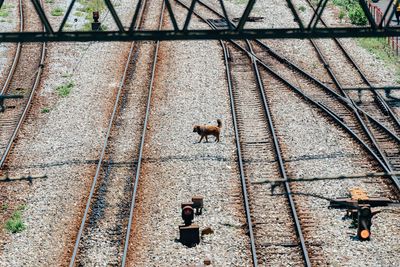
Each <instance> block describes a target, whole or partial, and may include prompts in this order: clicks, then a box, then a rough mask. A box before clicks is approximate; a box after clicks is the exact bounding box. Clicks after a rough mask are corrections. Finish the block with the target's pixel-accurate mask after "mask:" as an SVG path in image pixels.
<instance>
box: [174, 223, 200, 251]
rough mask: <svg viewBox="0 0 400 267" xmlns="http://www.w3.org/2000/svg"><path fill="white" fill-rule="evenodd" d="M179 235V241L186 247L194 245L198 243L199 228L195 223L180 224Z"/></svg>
mask: <svg viewBox="0 0 400 267" xmlns="http://www.w3.org/2000/svg"><path fill="white" fill-rule="evenodd" d="M179 235H180V237H179V241H180V242H181V243H182V244H184V245H186V246H188V247H194V246H196V245H197V244H199V243H200V230H199V226H198V225H197V224H191V225H180V226H179Z"/></svg>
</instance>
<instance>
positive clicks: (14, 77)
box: [0, 0, 46, 170]
mask: <svg viewBox="0 0 400 267" xmlns="http://www.w3.org/2000/svg"><path fill="white" fill-rule="evenodd" d="M26 10H27V11H28V12H26ZM32 13H34V8H33V6H32V4H31V3H30V2H25V1H22V0H21V1H19V14H20V16H19V17H20V21H21V23H20V31H34V30H37V29H38V28H39V27H42V24H41V22H40V20H39V19H38V18H37V17H35V16H34V15H32ZM25 20H30V23H29V26H30V27H29V28H28V26H26V25H25V24H24V21H25ZM16 49H17V50H16V53H15V55H14V60H13V63H12V66H11V68H10V71H9V74H8V75H7V79H6V81H5V83H4V85H3V88H2V89H1V91H0V94H1V95H4V96H7V95H21V96H23V99H8V100H6V105H7V106H8V107H9V108H7V109H6V110H5V111H4V112H3V113H0V157H1V158H0V170H2V169H4V167H5V164H6V159H7V156H8V155H9V154H10V151H11V149H12V147H13V144H14V142H15V140H16V139H17V136H18V132H19V130H20V129H21V127H22V125H23V123H24V120H25V118H26V116H27V115H28V112H29V110H30V108H31V106H32V100H33V98H34V96H35V93H36V89H37V88H38V85H39V82H40V77H41V74H42V71H43V64H44V59H45V54H46V53H45V51H46V44H45V43H42V44H37V43H27V44H23V45H22V44H20V43H19V44H18V45H17V48H16Z"/></svg>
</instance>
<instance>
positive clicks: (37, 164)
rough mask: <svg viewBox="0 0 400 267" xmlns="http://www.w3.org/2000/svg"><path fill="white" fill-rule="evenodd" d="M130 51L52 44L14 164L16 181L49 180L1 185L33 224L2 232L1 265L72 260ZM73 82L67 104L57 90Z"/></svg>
mask: <svg viewBox="0 0 400 267" xmlns="http://www.w3.org/2000/svg"><path fill="white" fill-rule="evenodd" d="M125 4H126V5H131V4H132V3H130V2H129V3H128V2H127V1H126V3H125ZM125 7H126V6H125ZM121 8H124V5H121ZM128 48H129V44H128V43H122V44H121V43H82V44H76V43H69V44H65V43H63V44H61V45H58V44H50V45H49V48H48V50H47V59H46V63H45V73H44V78H42V86H41V88H40V89H39V91H38V96H37V97H36V98H35V100H34V107H33V108H32V112H31V114H30V115H29V117H28V120H27V121H26V123H25V126H24V128H23V129H22V131H21V133H20V136H19V141H18V142H17V144H16V145H15V147H14V150H13V153H12V155H11V156H10V160H9V163H8V165H9V175H10V177H20V176H23V175H25V176H26V175H28V174H31V175H47V178H46V179H37V180H34V181H33V184H32V185H30V186H29V185H28V183H27V182H18V181H16V182H12V183H2V184H1V185H0V187H1V190H0V192H1V194H2V199H4V201H5V203H12V202H13V201H14V198H15V196H17V197H18V199H22V200H24V201H23V202H24V203H25V208H24V210H23V212H22V219H23V222H24V223H25V224H26V229H25V230H24V231H23V232H21V233H19V234H12V235H11V234H9V233H6V232H5V231H4V230H2V231H3V232H2V233H1V235H2V237H3V238H2V240H6V241H7V243H6V244H2V245H3V250H2V254H1V257H0V266H56V265H60V264H65V262H68V261H69V257H70V253H71V252H72V251H71V248H72V246H73V244H74V240H75V237H76V231H77V229H76V225H78V224H79V223H80V219H81V211H82V208H83V203H85V200H86V197H87V193H88V192H89V187H90V182H91V179H92V177H93V173H94V167H95V164H96V159H97V155H98V153H99V152H100V151H99V150H100V146H101V144H102V142H103V140H104V130H105V127H106V126H107V118H108V117H109V115H110V104H111V101H112V99H113V98H114V93H115V89H116V87H117V85H118V83H119V80H120V78H121V73H122V70H123V64H121V62H124V60H125V58H126V53H127V52H128ZM68 83H72V84H73V86H72V90H71V92H70V93H69V94H67V95H66V96H65V97H61V96H60V95H59V94H58V92H57V90H56V88H57V87H59V86H61V85H66V84H68ZM43 110H46V112H43ZM10 208H15V207H10Z"/></svg>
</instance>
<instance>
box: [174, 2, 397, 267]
mask: <svg viewBox="0 0 400 267" xmlns="http://www.w3.org/2000/svg"><path fill="white" fill-rule="evenodd" d="M177 2H178V3H180V4H181V5H183V6H184V7H186V8H188V6H187V5H185V4H183V3H182V2H180V1H177ZM199 3H200V4H201V5H202V6H203V7H204V8H206V9H208V10H209V11H212V12H213V15H217V16H219V18H221V17H222V16H221V15H220V14H218V13H217V12H215V10H213V9H212V8H211V7H209V6H208V5H205V4H204V3H202V2H199ZM195 15H197V16H199V14H198V13H196V12H195ZM202 20H203V21H204V22H206V23H208V24H209V25H210V26H212V27H213V28H217V27H221V28H223V27H226V26H227V25H226V24H225V25H224V23H223V21H218V23H217V24H215V23H214V24H213V20H208V21H207V20H205V19H204V18H202ZM221 44H222V46H223V49H224V55H225V64H226V66H227V77H228V84H229V87H230V94H231V105H232V114H233V118H234V125H235V131H236V142H237V149H238V161H239V169H240V171H241V178H242V186H243V188H244V189H243V191H244V192H243V194H244V199H245V209H246V213H247V221H248V228H249V236H250V244H251V250H252V254H253V265H254V266H257V265H258V264H262V265H265V264H270V265H274V264H282V255H285V257H287V258H286V259H289V261H288V263H287V264H295V265H296V266H297V265H305V266H310V265H311V260H310V257H312V259H313V262H320V261H321V259H322V258H323V256H321V255H322V254H321V253H319V252H318V250H319V244H318V243H314V244H313V243H307V244H306V242H305V240H304V236H303V234H302V226H304V225H305V226H306V228H307V232H309V229H310V228H311V229H312V227H313V226H311V225H314V224H315V222H313V220H312V215H311V214H309V212H308V211H307V209H304V207H302V206H301V205H299V206H298V205H296V202H295V201H294V200H293V198H292V197H291V193H290V192H291V189H290V187H289V185H288V184H287V183H284V186H283V187H282V188H280V191H281V192H280V193H278V194H282V195H284V196H285V197H287V199H285V197H282V198H281V199H277V198H271V196H268V194H269V193H270V192H272V188H270V187H268V186H267V187H265V186H264V187H263V186H260V184H252V183H251V179H250V178H249V177H253V176H265V177H269V176H272V177H281V178H282V179H286V178H287V174H286V173H287V171H286V166H285V165H286V164H285V163H284V160H283V157H284V156H283V155H282V153H281V151H282V149H281V148H280V144H279V140H278V137H277V136H276V134H275V132H276V130H275V128H274V124H275V122H274V119H273V115H272V114H271V112H270V110H269V105H270V104H271V103H270V101H271V100H269V97H268V95H272V94H274V92H273V91H274V90H275V89H277V90H278V91H283V90H286V91H293V92H295V93H296V94H298V95H300V96H301V97H302V98H303V99H305V100H306V101H308V102H310V103H311V104H312V105H314V107H317V108H318V109H320V111H321V112H322V113H325V115H328V116H329V117H330V120H332V121H334V122H335V123H336V124H337V125H339V126H340V127H341V128H343V129H344V130H345V131H347V132H348V133H349V134H350V135H351V136H353V138H354V139H355V140H357V142H359V143H360V144H361V145H362V146H363V147H364V149H365V150H366V151H367V152H368V153H369V154H370V157H369V158H368V159H366V161H370V162H374V166H373V169H374V170H375V171H379V170H382V169H384V170H385V171H390V168H388V167H387V166H388V162H387V159H386V158H385V156H386V155H387V154H383V153H382V150H381V149H380V147H379V146H378V145H377V142H379V141H384V142H386V144H390V145H389V146H391V145H394V146H396V145H397V144H398V140H397V137H396V134H394V133H393V132H392V131H390V130H389V129H387V128H386V127H384V126H383V125H382V124H380V123H379V122H378V121H376V120H374V119H373V118H372V117H371V116H370V115H369V114H368V113H366V112H365V111H363V110H362V109H359V108H358V107H354V106H353V103H352V102H351V100H349V99H347V98H346V97H343V96H341V95H339V94H338V93H337V92H335V91H334V90H332V89H331V88H328V87H327V86H325V85H323V84H322V83H321V82H320V81H318V80H317V79H315V78H313V77H312V76H311V75H309V74H308V73H306V72H304V71H303V70H301V69H300V68H298V67H297V66H295V65H293V64H292V63H290V62H289V61H288V60H286V59H283V58H280V57H279V56H275V57H274V56H271V54H270V53H269V52H270V51H271V49H270V48H268V47H266V46H265V45H263V44H262V43H261V42H249V41H247V43H244V42H234V41H231V42H228V43H227V44H224V43H223V42H221ZM253 45H254V46H255V48H254V49H253ZM227 47H229V49H227ZM276 55H277V54H276ZM266 56H268V58H266ZM249 60H251V64H248V63H247V64H246V63H244V62H246V61H249ZM251 65H252V67H251ZM259 67H260V68H262V71H260V70H259ZM261 73H262V74H261ZM251 76H254V77H255V80H256V82H254V84H252V85H251V86H249V85H248V84H247V85H246V83H245V82H244V83H243V82H241V81H243V80H246V79H249V77H251ZM232 77H233V78H232ZM290 77H291V78H290ZM231 79H232V80H233V81H231ZM264 81H265V82H266V81H268V84H269V85H270V86H269V87H267V88H265V87H264V86H263V83H264ZM299 85H301V87H299ZM238 88H240V90H239V89H238ZM272 88H274V89H272ZM275 94H276V93H275ZM361 116H363V117H364V118H367V119H368V122H369V124H368V125H365V124H364V121H363V119H364V118H362V117H361ZM372 127H375V129H376V130H377V131H380V132H382V134H384V135H385V138H387V139H388V140H389V141H390V142H392V143H388V142H387V140H386V139H384V140H378V141H377V140H376V139H375V138H374V137H373V136H372V135H371V133H370V132H369V131H370V130H371V129H372ZM390 149H392V147H391V148H390ZM387 151H389V150H387ZM387 151H386V152H387ZM273 152H275V153H273ZM254 155H257V156H254ZM393 180H394V181H395V182H396V177H393ZM296 189H300V190H302V187H301V186H300V187H296ZM275 190H276V189H275ZM278 190H279V189H278ZM282 192H283V193H282ZM246 199H249V200H247V201H246ZM268 203H274V204H273V205H275V206H272V207H269V206H268V205H271V204H268ZM277 207H278V208H277ZM297 211H299V212H300V213H301V215H300V217H301V220H300V221H301V223H300V221H299V216H298V215H297ZM290 217H291V218H292V223H290V224H288V223H287V224H286V225H285V226H282V225H281V228H279V230H276V229H277V228H275V227H274V226H273V225H274V223H275V224H276V223H277V220H278V222H281V221H280V220H283V221H289V218H290ZM274 220H275V221H274ZM281 223H282V222H281ZM271 229H273V230H271ZM308 248H310V249H311V251H313V253H311V254H312V255H311V256H309V254H310V253H309V252H308ZM322 261H323V259H322Z"/></svg>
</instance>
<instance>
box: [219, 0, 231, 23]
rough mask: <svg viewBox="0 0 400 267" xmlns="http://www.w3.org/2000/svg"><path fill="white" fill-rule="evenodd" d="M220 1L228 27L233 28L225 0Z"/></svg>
mask: <svg viewBox="0 0 400 267" xmlns="http://www.w3.org/2000/svg"><path fill="white" fill-rule="evenodd" d="M219 3H220V5H221V9H222V12H223V13H224V17H225V21H226V24H228V28H229V29H230V30H231V29H232V24H231V23H230V20H229V17H228V13H227V12H226V8H225V4H224V1H223V0H219Z"/></svg>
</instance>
